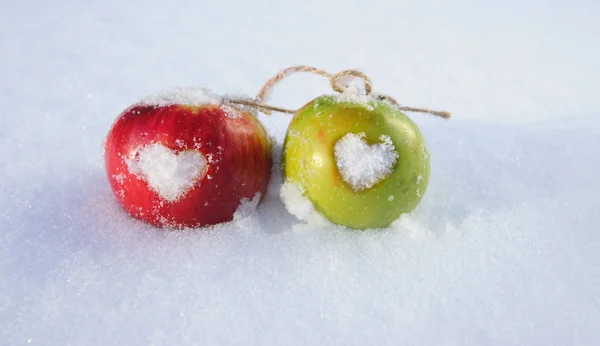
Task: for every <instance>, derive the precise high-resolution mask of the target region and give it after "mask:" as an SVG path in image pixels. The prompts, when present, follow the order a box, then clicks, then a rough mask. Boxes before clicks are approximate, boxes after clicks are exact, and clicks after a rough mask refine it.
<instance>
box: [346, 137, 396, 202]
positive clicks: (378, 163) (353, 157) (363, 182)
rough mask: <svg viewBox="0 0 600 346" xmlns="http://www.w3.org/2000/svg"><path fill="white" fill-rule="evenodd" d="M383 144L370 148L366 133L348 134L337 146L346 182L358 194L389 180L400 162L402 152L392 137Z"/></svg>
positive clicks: (385, 138)
mask: <svg viewBox="0 0 600 346" xmlns="http://www.w3.org/2000/svg"><path fill="white" fill-rule="evenodd" d="M379 139H380V140H381V141H382V142H381V143H377V144H373V145H369V144H368V143H367V141H366V140H365V135H364V133H361V134H360V135H357V134H355V133H347V134H346V135H345V136H344V137H342V138H340V140H338V141H337V143H335V147H334V155H335V162H336V165H337V168H338V170H339V171H340V174H341V176H342V179H344V181H345V182H346V183H348V184H349V185H350V186H351V187H352V189H353V190H354V191H356V192H359V191H363V190H366V189H369V188H371V187H372V186H373V185H375V184H377V183H378V182H380V181H382V180H383V179H385V178H387V177H388V176H389V175H390V174H391V173H392V168H393V167H394V164H395V163H396V161H397V160H398V153H397V152H396V148H394V144H393V143H392V140H391V139H390V137H389V136H385V135H383V136H381V137H379Z"/></svg>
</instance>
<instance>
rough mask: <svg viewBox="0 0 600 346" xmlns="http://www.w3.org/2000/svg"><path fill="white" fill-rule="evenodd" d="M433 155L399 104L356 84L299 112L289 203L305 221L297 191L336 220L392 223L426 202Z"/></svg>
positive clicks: (287, 172)
mask: <svg viewBox="0 0 600 346" xmlns="http://www.w3.org/2000/svg"><path fill="white" fill-rule="evenodd" d="M429 158H430V154H429V152H428V149H427V146H426V143H425V138H424V137H423V135H422V133H421V132H420V130H419V128H418V127H417V126H416V124H415V123H414V122H413V121H412V120H411V119H410V118H409V117H407V116H406V115H405V114H404V113H403V112H401V111H400V110H399V109H398V106H397V105H396V104H393V103H391V102H388V101H387V100H386V99H384V98H380V97H376V96H371V95H366V94H361V93H358V92H357V90H353V89H347V91H346V92H344V93H342V94H339V95H323V96H320V97H318V98H316V99H314V100H312V101H311V102H309V103H308V104H306V105H305V106H304V107H302V108H301V109H300V110H298V112H297V113H296V114H295V115H294V117H293V119H292V121H291V123H290V126H289V128H288V131H287V134H286V137H285V141H284V147H283V153H282V171H283V178H284V186H283V188H282V195H283V200H284V202H285V203H286V206H287V207H288V210H290V212H292V213H294V214H296V216H298V217H300V218H304V217H305V215H300V214H302V213H299V212H295V211H297V210H298V209H299V208H298V205H299V204H298V200H299V198H298V196H300V197H301V198H305V199H307V200H308V201H309V202H310V203H311V204H312V207H313V208H314V210H315V211H316V212H318V214H320V215H321V216H324V217H325V218H326V219H327V220H329V221H330V222H333V223H335V224H339V225H343V226H347V227H351V228H356V229H367V228H383V227H387V226H389V225H390V224H391V223H392V222H393V221H394V220H396V219H397V218H398V217H399V216H400V215H401V214H403V213H407V212H410V211H412V210H413V209H414V208H415V207H416V206H417V205H418V204H419V203H420V201H421V198H422V197H423V195H424V193H425V191H426V189H427V185H428V182H429V176H430V162H429ZM294 195H296V196H294ZM292 204H294V205H292Z"/></svg>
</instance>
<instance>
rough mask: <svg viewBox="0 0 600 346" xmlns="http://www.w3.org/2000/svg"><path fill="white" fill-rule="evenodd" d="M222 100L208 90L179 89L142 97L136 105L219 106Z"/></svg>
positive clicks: (195, 88)
mask: <svg viewBox="0 0 600 346" xmlns="http://www.w3.org/2000/svg"><path fill="white" fill-rule="evenodd" d="M222 101H223V98H222V97H221V96H219V95H217V94H215V93H214V92H213V91H211V90H210V89H208V88H201V87H179V88H173V89H169V90H165V91H162V92H157V93H153V94H150V95H148V96H146V97H144V98H143V99H142V100H140V101H139V102H138V105H145V106H171V105H189V106H203V105H215V106H218V105H221V104H222Z"/></svg>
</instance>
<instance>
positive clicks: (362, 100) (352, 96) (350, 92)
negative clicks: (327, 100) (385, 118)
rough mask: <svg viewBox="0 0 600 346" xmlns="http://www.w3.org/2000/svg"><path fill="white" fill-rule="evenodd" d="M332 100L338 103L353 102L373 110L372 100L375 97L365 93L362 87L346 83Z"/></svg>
mask: <svg viewBox="0 0 600 346" xmlns="http://www.w3.org/2000/svg"><path fill="white" fill-rule="evenodd" d="M333 100H334V101H335V102H338V103H354V104H358V105H361V106H363V107H365V108H366V109H368V110H373V109H374V106H373V101H375V98H374V97H372V96H370V95H367V93H366V92H365V90H364V89H361V88H360V87H359V86H357V85H354V84H352V85H348V86H347V87H346V89H344V92H342V93H340V94H337V95H335V96H334V97H333Z"/></svg>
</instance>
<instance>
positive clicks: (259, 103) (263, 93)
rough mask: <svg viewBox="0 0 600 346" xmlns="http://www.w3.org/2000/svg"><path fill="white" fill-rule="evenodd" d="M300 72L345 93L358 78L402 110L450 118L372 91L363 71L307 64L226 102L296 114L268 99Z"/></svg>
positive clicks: (264, 111)
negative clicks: (251, 94)
mask: <svg viewBox="0 0 600 346" xmlns="http://www.w3.org/2000/svg"><path fill="white" fill-rule="evenodd" d="M298 72H308V73H312V74H316V75H319V76H323V77H325V78H328V79H329V82H330V83H331V87H332V88H333V90H335V91H336V92H339V93H343V92H344V91H345V90H346V89H347V88H348V81H349V78H348V77H352V78H358V79H360V80H361V81H362V83H363V85H364V89H365V93H366V94H367V95H371V96H373V97H375V98H377V99H379V100H382V101H387V102H389V103H391V104H393V105H395V106H396V107H397V108H398V109H399V110H401V111H406V112H418V113H427V114H432V115H436V116H438V117H441V118H444V119H449V118H450V113H449V112H445V111H434V110H431V109H427V108H415V107H406V106H402V105H400V103H398V101H396V100H395V99H394V98H392V97H391V96H388V95H383V94H374V93H372V85H371V80H370V79H369V77H367V75H365V74H364V73H362V72H361V71H358V70H343V71H340V72H338V73H336V74H331V73H329V72H326V71H323V70H321V69H318V68H316V67H312V66H306V65H297V66H292V67H288V68H286V69H284V70H282V71H281V72H279V73H278V74H276V75H275V76H274V77H273V78H271V79H269V80H268V81H267V82H266V83H265V85H263V87H262V88H261V89H260V91H259V92H258V94H257V95H256V97H255V98H254V99H241V98H232V99H227V100H226V102H228V103H231V104H234V105H240V106H246V107H251V108H254V109H257V110H259V111H261V112H263V113H265V114H267V115H270V114H271V113H272V112H273V111H275V112H280V113H288V114H294V113H296V112H297V111H298V110H295V109H287V108H282V107H276V106H271V105H268V104H266V101H267V98H268V95H269V93H270V91H271V89H272V88H273V87H274V86H275V85H276V84H277V83H279V82H280V81H281V80H283V79H284V78H286V77H288V76H289V75H292V74H294V73H298ZM341 80H345V81H346V83H341V82H340V81H341Z"/></svg>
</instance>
